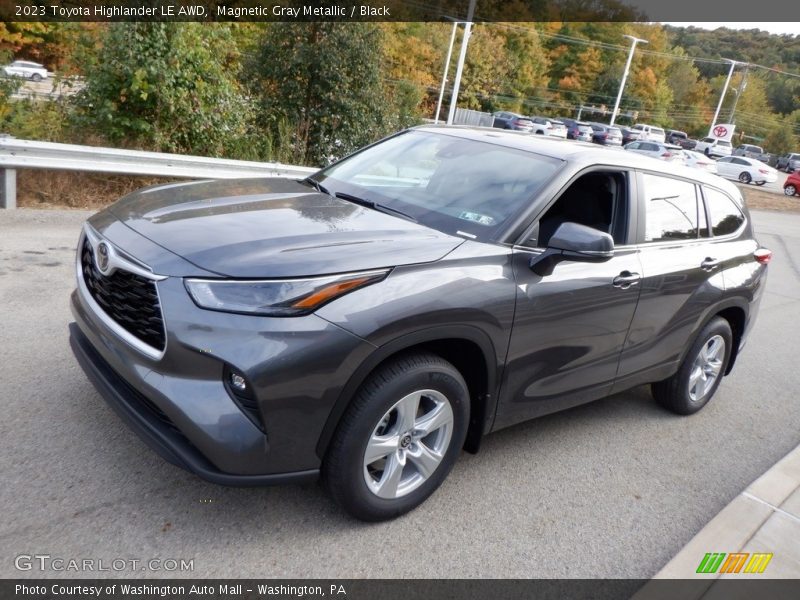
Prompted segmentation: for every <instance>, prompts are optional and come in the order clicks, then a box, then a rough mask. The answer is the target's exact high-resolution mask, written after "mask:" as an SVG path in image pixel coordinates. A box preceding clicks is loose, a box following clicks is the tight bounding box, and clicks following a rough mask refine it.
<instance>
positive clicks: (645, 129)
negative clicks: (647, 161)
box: [631, 123, 667, 144]
mask: <svg viewBox="0 0 800 600" xmlns="http://www.w3.org/2000/svg"><path fill="white" fill-rule="evenodd" d="M631 129H633V130H634V131H638V132H640V133H639V139H640V140H649V141H651V142H661V143H662V144H663V143H664V142H666V141H667V133H666V132H665V131H664V130H663V129H662V128H661V127H656V126H655V125H647V124H646V123H637V124H636V125H634V126H633V127H631Z"/></svg>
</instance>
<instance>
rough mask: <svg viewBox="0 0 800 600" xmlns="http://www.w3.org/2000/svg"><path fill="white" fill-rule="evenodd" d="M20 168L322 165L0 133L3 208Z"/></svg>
mask: <svg viewBox="0 0 800 600" xmlns="http://www.w3.org/2000/svg"><path fill="white" fill-rule="evenodd" d="M16 169H63V170H68V171H93V172H97V173H117V174H122V175H152V176H154V177H177V178H182V177H185V178H190V179H236V178H240V177H241V178H244V177H290V178H293V177H307V176H308V175H310V174H312V173H315V172H316V171H317V170H318V169H315V168H312V167H301V166H295V165H284V164H280V163H262V162H254V161H244V160H228V159H223V158H207V157H203V156H188V155H183V154H164V153H160V152H142V151H139V150H119V149H117V148H100V147H94V146H77V145H72V144H55V143H52V142H35V141H31V140H18V139H16V138H12V137H0V208H14V207H15V206H16Z"/></svg>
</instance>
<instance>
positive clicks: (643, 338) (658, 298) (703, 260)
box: [614, 172, 724, 391]
mask: <svg viewBox="0 0 800 600" xmlns="http://www.w3.org/2000/svg"><path fill="white" fill-rule="evenodd" d="M638 189H639V190H640V193H639V214H640V215H641V216H640V218H639V230H638V232H637V246H638V248H639V257H640V260H641V264H642V281H641V293H640V296H639V304H638V305H637V307H636V312H635V314H634V316H633V321H632V322H631V327H630V331H629V332H628V338H627V340H626V341H625V347H624V349H623V352H622V356H621V359H620V365H619V371H618V374H617V381H616V382H615V385H614V391H620V390H623V389H627V388H629V387H631V386H633V385H638V384H640V383H646V382H650V381H654V380H658V379H663V378H664V377H666V376H668V375H669V374H671V373H670V369H671V368H672V367H674V365H675V364H676V363H677V362H678V361H679V360H680V358H681V356H682V353H683V351H684V349H685V348H686V344H687V341H688V340H689V338H690V336H691V335H692V333H693V332H694V329H695V327H696V324H697V322H698V321H699V320H700V319H701V318H702V316H703V314H704V311H706V310H707V308H708V306H709V305H710V304H712V303H714V302H716V301H718V300H719V299H721V297H722V292H723V287H724V286H723V280H722V273H721V268H720V257H718V256H716V252H715V251H714V248H713V246H712V244H711V240H710V238H709V228H708V224H707V216H706V211H705V208H704V204H703V198H702V195H701V192H700V188H699V186H698V185H696V184H695V183H694V182H692V181H691V180H684V179H679V178H675V177H668V176H666V175H662V174H656V173H645V172H643V173H639V174H638Z"/></svg>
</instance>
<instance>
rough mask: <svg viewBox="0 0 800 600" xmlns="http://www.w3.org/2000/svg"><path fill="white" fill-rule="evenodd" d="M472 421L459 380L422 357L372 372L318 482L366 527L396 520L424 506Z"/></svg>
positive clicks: (438, 361)
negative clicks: (376, 522)
mask: <svg viewBox="0 0 800 600" xmlns="http://www.w3.org/2000/svg"><path fill="white" fill-rule="evenodd" d="M468 422H469V392H468V390H467V385H466V383H465V382H464V378H463V377H462V376H461V374H460V373H459V372H458V370H457V369H456V368H455V367H454V366H453V365H451V364H450V363H449V362H447V361H446V360H444V359H442V358H440V357H438V356H436V355H434V354H430V353H427V352H419V353H413V354H407V355H405V356H403V357H401V358H398V359H396V360H394V361H392V362H391V363H388V364H386V365H384V366H383V367H381V368H380V369H379V370H377V371H376V372H375V373H373V374H372V375H371V376H370V377H369V379H368V380H367V381H366V382H365V383H364V385H363V386H362V388H361V389H360V390H359V392H358V394H357V395H356V397H355V399H354V400H353V402H352V404H351V405H350V407H349V408H348V410H347V412H346V413H345V415H344V417H342V420H341V422H340V424H339V427H338V429H337V430H336V433H335V434H334V437H333V440H332V441H331V446H330V449H329V451H328V454H327V456H326V457H325V461H324V464H323V469H322V474H323V480H324V482H325V484H326V486H327V488H328V489H329V491H330V493H331V495H332V496H333V498H334V500H336V502H337V503H338V504H339V505H341V506H342V507H343V508H344V509H345V510H346V511H347V512H348V513H350V514H351V515H353V516H354V517H356V518H358V519H362V520H364V521H382V520H386V519H392V518H394V517H397V516H400V515H402V514H404V513H406V512H408V511H410V510H412V509H413V508H415V507H417V506H418V505H420V504H421V503H422V502H424V501H425V500H426V499H427V498H428V496H430V495H431V494H432V493H433V492H434V491H436V489H437V488H438V487H439V485H441V483H442V482H443V481H444V479H445V478H446V477H447V475H448V473H449V472H450V469H451V468H452V467H453V464H454V463H455V461H456V459H457V458H458V454H459V452H460V451H461V447H462V446H463V444H464V438H465V437H466V433H467V424H468Z"/></svg>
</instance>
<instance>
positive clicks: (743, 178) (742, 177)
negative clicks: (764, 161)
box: [739, 172, 752, 183]
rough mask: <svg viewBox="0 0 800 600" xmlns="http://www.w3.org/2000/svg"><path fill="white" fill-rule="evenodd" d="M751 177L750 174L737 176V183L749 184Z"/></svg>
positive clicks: (745, 173)
mask: <svg viewBox="0 0 800 600" xmlns="http://www.w3.org/2000/svg"><path fill="white" fill-rule="evenodd" d="M751 180H752V177H750V173H747V172H744V173H741V174H740V175H739V181H741V182H742V183H750V181H751Z"/></svg>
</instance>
